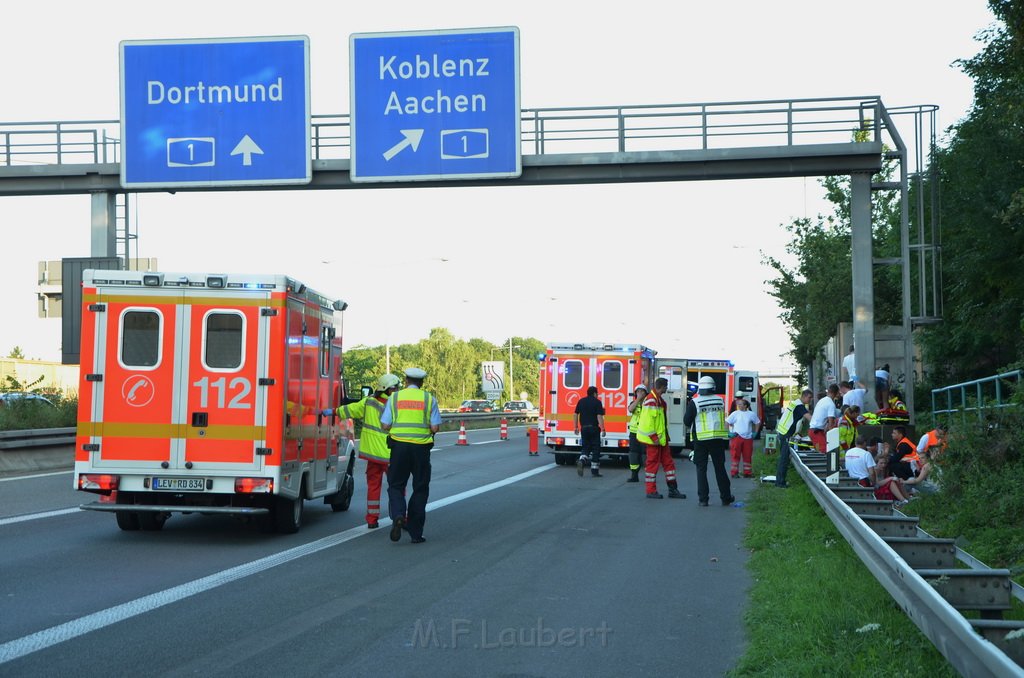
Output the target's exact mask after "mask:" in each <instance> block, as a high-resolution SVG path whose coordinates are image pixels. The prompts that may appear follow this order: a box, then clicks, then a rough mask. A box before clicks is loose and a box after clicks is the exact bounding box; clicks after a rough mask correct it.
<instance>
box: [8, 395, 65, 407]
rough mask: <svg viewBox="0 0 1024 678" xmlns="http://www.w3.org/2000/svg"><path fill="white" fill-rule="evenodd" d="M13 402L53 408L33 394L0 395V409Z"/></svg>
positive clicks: (49, 403) (48, 402)
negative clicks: (43, 404) (38, 404)
mask: <svg viewBox="0 0 1024 678" xmlns="http://www.w3.org/2000/svg"><path fill="white" fill-rule="evenodd" d="M14 402H32V403H40V404H42V403H46V404H47V405H49V406H50V407H53V403H51V402H50V401H49V400H47V399H46V398H44V397H43V396H41V395H38V394H35V393H22V392H20V391H11V392H9V393H0V407H2V406H4V405H6V404H8V403H14Z"/></svg>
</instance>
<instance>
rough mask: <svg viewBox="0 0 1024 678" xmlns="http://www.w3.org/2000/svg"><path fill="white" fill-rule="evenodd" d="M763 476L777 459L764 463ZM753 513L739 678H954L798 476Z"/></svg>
mask: <svg viewBox="0 0 1024 678" xmlns="http://www.w3.org/2000/svg"><path fill="white" fill-rule="evenodd" d="M757 457H758V460H757V464H756V468H757V470H758V471H759V472H760V473H774V467H773V464H774V461H775V457H771V458H769V460H768V461H766V460H765V458H764V456H763V455H760V454H759V455H757ZM769 466H772V468H769ZM789 480H790V485H791V487H790V489H788V490H781V489H778V488H775V487H774V486H771V485H770V484H764V485H762V486H761V487H759V488H757V489H755V491H754V492H753V494H752V495H751V497H750V499H749V502H748V504H747V510H748V512H749V522H748V526H747V533H746V538H745V544H746V546H747V548H749V549H750V554H751V555H750V564H749V567H750V571H751V574H752V575H753V581H754V584H753V589H752V590H751V592H750V607H749V609H748V612H747V615H746V625H747V629H748V634H749V641H750V643H749V645H748V647H747V652H746V654H745V655H744V656H743V658H742V659H741V660H740V663H739V665H738V666H737V667H736V669H735V670H734V671H733V672H732V675H734V676H780V677H782V676H786V677H789V676H816V677H820V676H886V677H887V678H888V677H892V676H929V677H941V676H956V675H957V673H956V671H954V670H953V668H952V667H951V666H950V665H949V663H948V662H947V661H946V660H945V658H944V657H943V656H942V655H941V654H940V653H939V652H938V650H936V649H935V647H934V646H933V645H932V644H931V642H930V641H929V640H928V639H927V638H926V637H925V636H924V635H923V634H922V633H921V632H920V631H919V630H918V629H917V627H916V626H914V624H913V623H912V622H911V621H910V620H909V619H908V618H907V616H906V614H904V613H903V611H902V610H901V609H900V608H899V607H898V606H897V605H896V604H895V602H893V599H892V597H891V596H890V595H889V594H888V592H886V590H885V589H884V588H882V586H881V585H880V584H879V583H878V582H877V581H876V580H875V578H874V577H873V576H872V575H871V573H870V572H869V571H868V569H867V568H866V567H865V566H864V565H863V564H862V563H861V562H860V559H859V558H858V557H857V555H856V554H855V553H854V552H853V549H852V548H850V546H849V544H847V542H846V540H845V539H843V537H842V535H840V534H839V532H838V531H837V530H836V529H835V527H834V526H833V525H832V523H831V521H830V520H829V519H828V518H827V517H826V516H825V514H824V512H823V511H822V509H821V507H819V506H818V504H817V502H816V501H815V500H814V498H813V497H812V496H811V493H810V491H809V490H808V489H807V487H806V486H805V485H804V484H803V483H802V482H801V480H800V478H799V476H798V475H796V473H795V472H793V471H791V472H790V474H789Z"/></svg>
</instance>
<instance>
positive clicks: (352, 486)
mask: <svg viewBox="0 0 1024 678" xmlns="http://www.w3.org/2000/svg"><path fill="white" fill-rule="evenodd" d="M355 491H356V481H355V479H354V478H352V476H351V475H350V474H348V473H346V474H345V479H344V480H342V481H341V487H340V488H339V489H338V493H337V494H336V495H334V497H332V499H333V501H330V502H328V503H329V504H330V505H331V510H332V511H334V512H335V513H338V512H339V511H347V510H348V507H349V506H350V505H351V504H352V495H353V494H354V493H355Z"/></svg>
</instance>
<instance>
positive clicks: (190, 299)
mask: <svg viewBox="0 0 1024 678" xmlns="http://www.w3.org/2000/svg"><path fill="white" fill-rule="evenodd" d="M104 289H106V288H104ZM147 289H156V290H165V291H169V292H183V293H184V296H183V297H181V296H176V295H171V294H168V295H166V296H165V295H155V294H146V295H142V294H139V293H138V291H137V290H134V289H131V290H125V292H126V293H125V294H118V293H117V292H109V291H106V292H104V293H103V294H94V293H89V294H83V295H82V301H83V302H89V303H102V302H106V303H118V304H138V305H140V306H154V305H156V304H182V303H184V304H192V305H195V306H271V307H277V308H284V306H285V304H286V300H285V299H267V298H265V297H256V298H253V297H194V296H190V295H189V294H188V292H187V289H185V288H175V287H154V288H147ZM264 291H266V292H271V291H273V290H264Z"/></svg>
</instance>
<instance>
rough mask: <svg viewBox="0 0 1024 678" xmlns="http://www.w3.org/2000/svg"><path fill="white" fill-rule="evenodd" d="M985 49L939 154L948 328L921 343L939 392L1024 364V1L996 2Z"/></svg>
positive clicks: (970, 69) (972, 67)
mask: <svg viewBox="0 0 1024 678" xmlns="http://www.w3.org/2000/svg"><path fill="white" fill-rule="evenodd" d="M989 7H990V8H991V9H992V12H993V14H994V15H995V17H996V19H997V23H996V24H994V25H993V26H992V27H990V28H989V29H987V30H986V31H984V32H983V33H982V35H981V38H982V39H983V40H985V41H987V44H986V46H985V47H984V48H983V49H982V51H981V52H980V53H979V54H977V55H976V56H975V57H974V58H972V59H968V60H965V61H961V62H959V65H960V67H961V68H962V69H963V71H964V72H965V73H966V74H967V75H969V76H970V77H972V78H973V79H974V98H975V100H974V106H973V107H972V109H971V111H970V113H969V114H968V115H967V117H965V118H964V119H963V120H961V121H960V122H959V123H958V124H957V125H955V126H954V127H953V128H952V130H951V131H952V140H951V142H950V144H949V146H948V147H947V148H945V149H939V150H938V151H937V152H936V153H935V154H934V159H933V162H934V163H935V164H936V165H937V169H938V176H939V179H938V180H939V182H940V183H939V186H940V192H941V195H942V219H941V229H940V239H941V243H942V271H943V286H942V294H943V300H944V313H943V322H942V323H940V324H938V325H936V326H934V327H930V328H927V329H926V330H925V331H924V332H923V334H922V346H923V350H924V357H925V362H926V364H928V365H929V366H930V368H931V375H930V377H931V380H932V381H933V383H949V382H950V381H964V380H968V379H973V378H977V377H983V376H988V375H991V374H993V373H995V372H998V371H1001V370H1002V369H1004V368H1005V367H1006V366H1008V365H1012V364H1014V363H1016V362H1019V361H1020V360H1021V359H1022V358H1024V341H1022V338H1021V337H1022V329H1024V276H1021V274H1020V260H1021V256H1022V255H1024V164H1022V163H1021V160H1020V159H1021V158H1022V157H1024V0H990V2H989Z"/></svg>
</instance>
